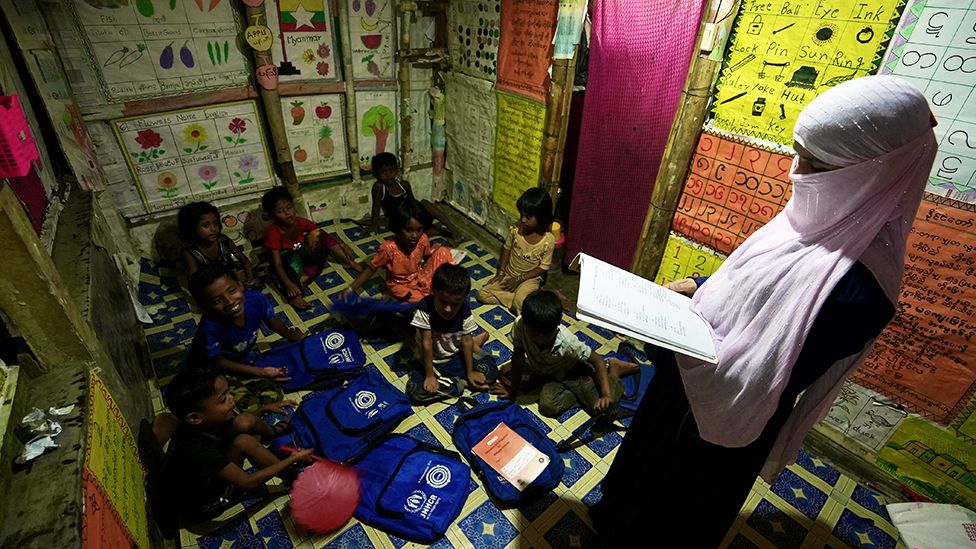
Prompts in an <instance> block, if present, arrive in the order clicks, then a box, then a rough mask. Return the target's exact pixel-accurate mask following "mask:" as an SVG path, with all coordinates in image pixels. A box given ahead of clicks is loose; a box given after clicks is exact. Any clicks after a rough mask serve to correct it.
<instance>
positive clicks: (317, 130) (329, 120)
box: [281, 93, 349, 182]
mask: <svg viewBox="0 0 976 549" xmlns="http://www.w3.org/2000/svg"><path fill="white" fill-rule="evenodd" d="M281 112H283V113H285V135H286V136H287V137H288V147H289V148H290V149H291V159H292V166H294V167H295V175H297V176H298V181H299V182H306V181H313V180H316V179H323V178H326V177H329V176H333V175H337V174H342V173H348V172H349V155H348V154H347V152H346V129H345V124H343V116H344V114H343V108H342V94H338V93H336V94H328V95H300V96H294V97H282V98H281Z"/></svg>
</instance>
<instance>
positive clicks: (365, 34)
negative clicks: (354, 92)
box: [345, 0, 396, 80]
mask: <svg viewBox="0 0 976 549" xmlns="http://www.w3.org/2000/svg"><path fill="white" fill-rule="evenodd" d="M345 2H347V4H348V13H349V40H350V42H351V45H350V49H351V50H352V77H353V80H392V79H393V78H394V77H395V73H394V68H393V67H394V63H393V54H394V53H395V52H396V43H395V42H394V40H396V36H395V33H394V32H393V30H394V27H395V25H394V24H393V23H394V21H395V20H396V19H395V18H396V16H395V14H394V12H393V2H394V0H345Z"/></svg>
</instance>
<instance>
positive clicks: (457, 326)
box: [407, 264, 498, 402]
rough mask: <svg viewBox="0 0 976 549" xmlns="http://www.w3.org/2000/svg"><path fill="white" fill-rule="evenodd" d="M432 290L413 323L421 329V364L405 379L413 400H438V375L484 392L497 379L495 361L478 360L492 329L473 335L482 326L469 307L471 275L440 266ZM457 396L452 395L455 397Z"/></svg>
mask: <svg viewBox="0 0 976 549" xmlns="http://www.w3.org/2000/svg"><path fill="white" fill-rule="evenodd" d="M431 289H432V290H433V293H432V294H431V295H429V296H427V297H425V298H424V299H423V300H421V301H420V303H419V304H418V305H417V310H416V311H414V315H413V320H412V321H411V322H410V325H411V326H414V327H416V328H417V354H418V356H417V358H418V360H419V361H420V368H418V369H417V370H416V371H415V372H414V373H413V374H411V376H410V379H409V380H408V381H407V396H409V397H410V398H411V400H413V401H414V402H431V401H434V400H440V398H441V397H440V396H439V395H438V393H439V392H443V391H442V389H440V388H439V386H438V385H439V383H438V375H440V376H446V377H449V378H454V379H452V380H451V381H452V383H451V384H452V385H453V384H454V380H458V381H459V382H460V385H461V386H465V387H467V388H468V389H469V390H471V391H486V390H488V388H489V387H490V386H491V384H492V383H494V382H495V380H496V379H497V378H498V367H497V366H496V365H495V363H494V361H493V360H479V361H478V362H477V363H475V360H474V353H475V351H480V350H481V346H482V345H484V343H485V341H486V340H487V339H488V333H487V332H482V333H480V334H478V335H477V336H475V335H473V334H474V332H475V331H476V330H477V328H478V325H477V324H476V323H475V321H474V315H473V314H471V307H470V306H469V305H468V292H469V291H471V277H470V276H469V275H468V271H466V270H465V269H464V268H463V267H459V266H457V265H450V264H448V265H441V266H440V267H439V268H438V269H437V271H436V272H434V279H433V282H432V283H431ZM452 396H453V395H452Z"/></svg>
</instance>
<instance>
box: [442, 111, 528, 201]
mask: <svg viewBox="0 0 976 549" xmlns="http://www.w3.org/2000/svg"><path fill="white" fill-rule="evenodd" d="M496 95H497V98H498V125H497V128H496V134H495V186H494V189H493V191H492V199H493V200H494V201H495V204H498V205H499V206H501V207H502V209H504V210H505V211H507V212H508V213H510V214H511V215H514V216H517V215H518V209H516V208H515V202H517V201H518V199H519V197H520V196H522V193H523V192H525V190H526V189H529V188H531V187H537V186H539V169H540V167H541V164H542V134H543V131H544V130H545V125H546V105H545V104H544V103H536V102H535V101H532V100H530V99H525V98H523V97H518V96H515V95H509V94H507V93H501V92H498V93H497V94H496ZM448 97H450V96H448ZM448 120H450V118H448ZM450 154H451V153H450V152H448V155H450Z"/></svg>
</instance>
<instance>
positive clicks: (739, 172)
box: [671, 132, 793, 254]
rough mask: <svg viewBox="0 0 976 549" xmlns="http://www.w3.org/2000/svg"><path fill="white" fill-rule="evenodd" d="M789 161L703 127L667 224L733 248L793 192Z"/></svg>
mask: <svg viewBox="0 0 976 549" xmlns="http://www.w3.org/2000/svg"><path fill="white" fill-rule="evenodd" d="M792 163H793V159H792V158H791V157H789V156H786V155H784V154H781V153H776V152H770V151H768V150H764V149H760V148H757V147H754V146H750V145H743V144H742V143H739V142H736V141H733V140H731V139H729V138H727V137H722V136H719V135H716V134H712V133H708V132H702V134H701V137H700V138H699V139H698V146H697V148H696V150H695V155H694V156H693V157H692V159H691V166H690V167H689V171H688V180H687V181H686V182H685V187H684V190H682V192H681V198H680V199H679V201H678V210H677V212H675V215H674V220H673V221H672V225H671V228H672V229H673V230H674V231H675V232H676V233H678V234H681V235H683V236H686V237H688V238H690V239H692V240H695V241H698V242H701V243H703V244H705V245H707V246H709V247H711V248H713V249H715V250H718V251H719V252H722V253H724V254H729V253H732V250H734V249H736V248H738V247H739V245H740V244H742V242H743V241H745V239H746V238H747V237H748V236H749V235H751V234H752V233H754V232H756V230H757V229H759V227H762V226H763V225H765V224H766V223H768V222H769V220H771V219H772V218H773V217H774V216H776V214H778V213H779V212H780V211H781V210H782V209H783V207H784V206H785V205H786V202H787V201H788V200H789V199H790V196H792V195H793V184H792V183H791V182H790V179H789V173H790V166H791V165H792Z"/></svg>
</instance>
